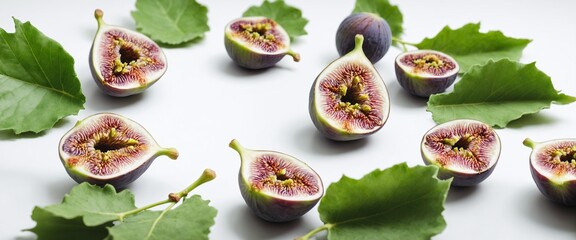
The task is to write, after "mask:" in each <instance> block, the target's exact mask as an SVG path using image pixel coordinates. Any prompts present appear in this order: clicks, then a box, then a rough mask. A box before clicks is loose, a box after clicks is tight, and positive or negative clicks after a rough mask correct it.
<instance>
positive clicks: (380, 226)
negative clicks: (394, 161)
mask: <svg viewBox="0 0 576 240" xmlns="http://www.w3.org/2000/svg"><path fill="white" fill-rule="evenodd" d="M437 173H438V168H437V167H435V166H416V167H412V168H409V167H408V166H407V165H406V163H402V164H398V165H395V166H392V167H391V168H388V169H385V170H375V171H373V172H371V173H369V174H367V175H366V176H364V177H362V178H361V179H360V180H355V179H351V178H348V177H346V176H344V177H342V178H341V179H340V180H339V181H338V182H336V183H332V184H331V185H330V186H329V187H328V189H327V190H326V194H325V196H324V197H323V198H322V200H321V201H320V205H319V207H318V211H319V212H320V218H321V219H322V221H323V222H324V223H325V224H326V225H327V226H328V239H331V240H338V239H378V240H386V239H416V240H417V239H430V237H432V236H434V235H436V234H438V233H440V232H442V231H443V230H444V228H445V227H446V222H445V221H444V218H443V216H442V211H443V210H444V201H445V199H446V195H447V193H448V189H449V187H450V182H451V181H450V180H439V179H437V178H436V174H437ZM358 196H362V199H361V200H359V199H358Z"/></svg>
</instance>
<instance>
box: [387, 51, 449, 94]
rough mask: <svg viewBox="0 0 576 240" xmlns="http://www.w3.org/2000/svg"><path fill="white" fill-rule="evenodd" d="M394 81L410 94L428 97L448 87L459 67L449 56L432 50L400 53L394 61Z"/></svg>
mask: <svg viewBox="0 0 576 240" xmlns="http://www.w3.org/2000/svg"><path fill="white" fill-rule="evenodd" d="M394 65H395V71H396V79H397V80H398V83H400V86H402V88H404V90H406V91H408V92H409V93H410V94H412V95H414V96H419V97H429V96H430V95H432V94H436V93H441V92H444V91H446V89H447V88H448V87H450V86H451V85H452V84H453V83H454V81H455V80H456V77H457V76H458V71H460V66H459V65H458V63H457V62H456V60H454V58H452V57H451V56H449V55H447V54H445V53H442V52H439V51H434V50H413V51H409V52H404V53H401V54H400V55H398V56H397V57H396V61H395V64H394Z"/></svg>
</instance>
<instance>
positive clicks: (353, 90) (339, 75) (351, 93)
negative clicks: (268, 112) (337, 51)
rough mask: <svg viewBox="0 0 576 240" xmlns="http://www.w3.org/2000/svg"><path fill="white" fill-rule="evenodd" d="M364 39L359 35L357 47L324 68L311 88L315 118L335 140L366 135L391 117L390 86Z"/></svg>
mask: <svg viewBox="0 0 576 240" xmlns="http://www.w3.org/2000/svg"><path fill="white" fill-rule="evenodd" d="M363 41H364V37H363V36H362V35H356V36H355V43H356V46H355V47H354V49H353V50H352V51H350V52H349V53H347V54H346V55H344V56H342V57H340V58H338V59H336V60H335V61H333V62H332V63H330V64H329V65H328V66H327V67H326V68H325V69H324V70H322V72H320V74H319V75H318V76H317V77H316V80H315V81H314V84H313V85H312V88H311V89H310V98H309V105H308V111H309V114H310V117H311V118H312V122H313V123H314V126H316V128H317V129H318V130H319V131H320V133H322V134H323V135H324V136H325V137H327V138H329V139H332V140H337V141H350V140H356V139H361V138H364V137H366V136H368V135H370V134H373V133H375V132H377V131H378V130H380V129H381V128H382V126H384V123H386V121H387V119H388V115H389V112H390V98H389V96H388V90H387V88H386V85H385V84H384V81H383V80H382V78H381V77H380V74H379V73H378V71H376V69H375V68H374V66H373V65H372V63H371V62H370V60H368V58H366V56H365V55H364V52H363V50H362V43H363Z"/></svg>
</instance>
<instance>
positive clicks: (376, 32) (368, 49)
mask: <svg viewBox="0 0 576 240" xmlns="http://www.w3.org/2000/svg"><path fill="white" fill-rule="evenodd" d="M356 34H362V36H364V44H363V47H362V50H363V51H364V53H365V54H366V57H367V58H368V59H369V60H370V62H372V63H376V62H378V61H379V60H380V59H382V57H384V55H386V52H388V49H390V45H391V44H392V31H391V30H390V26H389V25H388V22H386V20H384V18H382V17H380V16H378V15H376V14H373V13H366V12H360V13H353V14H351V15H350V16H348V17H346V18H345V19H344V20H343V21H342V23H340V26H339V27H338V30H337V31H336V49H337V50H338V54H340V56H343V55H345V54H346V53H348V52H350V51H352V49H354V37H355V36H356Z"/></svg>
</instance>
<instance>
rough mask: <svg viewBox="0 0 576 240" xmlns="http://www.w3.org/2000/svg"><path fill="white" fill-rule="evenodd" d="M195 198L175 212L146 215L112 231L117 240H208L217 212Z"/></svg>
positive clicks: (196, 196) (184, 203) (144, 213)
mask: <svg viewBox="0 0 576 240" xmlns="http://www.w3.org/2000/svg"><path fill="white" fill-rule="evenodd" d="M208 203H209V201H206V200H202V199H201V198H200V196H198V195H194V196H192V197H190V198H187V199H185V200H184V202H183V203H182V204H181V205H180V206H178V207H176V208H175V209H172V210H167V211H144V212H141V213H139V214H137V215H134V216H130V217H127V218H126V219H125V221H123V222H122V223H120V224H117V225H116V226H114V227H112V228H110V236H112V237H113V238H114V239H142V240H144V239H147V240H148V239H150V240H151V239H195V240H196V239H197V240H200V239H208V234H209V233H210V227H211V226H212V225H214V218H215V217H216V209H215V208H213V207H210V206H209V205H208Z"/></svg>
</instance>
